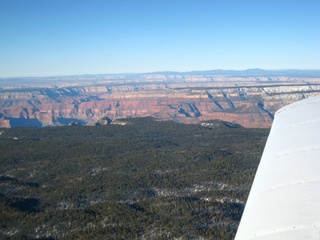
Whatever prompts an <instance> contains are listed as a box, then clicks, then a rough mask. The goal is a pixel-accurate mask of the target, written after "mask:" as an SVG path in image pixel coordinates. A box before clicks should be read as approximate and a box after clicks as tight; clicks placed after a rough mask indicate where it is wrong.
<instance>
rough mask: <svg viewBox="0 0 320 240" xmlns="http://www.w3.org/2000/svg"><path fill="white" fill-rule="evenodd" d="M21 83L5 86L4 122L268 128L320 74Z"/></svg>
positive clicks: (311, 92)
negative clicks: (147, 120)
mask: <svg viewBox="0 0 320 240" xmlns="http://www.w3.org/2000/svg"><path fill="white" fill-rule="evenodd" d="M19 84H20V85H19ZM19 84H17V83H16V84H11V85H8V84H7V85H5V86H4V85H3V86H1V88H0V127H16V126H36V127H45V126H62V125H69V124H71V123H72V122H77V123H79V124H82V125H95V123H97V122H98V121H99V119H101V118H108V119H111V120H116V119H120V118H133V117H147V116H151V117H154V118H157V119H160V120H174V121H176V122H181V123H199V122H202V121H208V120H213V119H219V120H223V121H228V122H233V123H238V124H241V125H242V126H244V127H254V128H267V127H270V126H271V124H272V120H273V115H274V113H275V112H276V111H277V110H278V109H279V108H281V107H283V106H285V105H287V104H289V103H292V102H295V101H298V100H301V99H304V98H307V97H309V96H315V95H319V94H320V78H292V77H286V76H280V77H276V76H273V77H272V78H270V77H267V76H246V77H239V76H236V77H230V76H205V75H196V76H194V75H170V74H167V75H165V74H150V75H144V76H143V77H141V76H140V77H139V78H138V77H135V78H134V77H132V78H129V77H123V76H121V77H118V78H116V79H113V78H110V77H109V78H98V79H97V78H93V79H91V78H86V79H72V80H70V79H67V80H65V81H64V80H63V79H58V80H57V79H55V80H51V81H48V80H47V81H45V80H43V81H40V80H39V79H37V81H36V83H34V82H33V83H32V81H29V82H27V81H26V82H22V83H21V82H20V83H19Z"/></svg>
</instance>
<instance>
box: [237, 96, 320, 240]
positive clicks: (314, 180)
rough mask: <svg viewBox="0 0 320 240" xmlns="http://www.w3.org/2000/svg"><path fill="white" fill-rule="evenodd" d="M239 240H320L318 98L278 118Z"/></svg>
mask: <svg viewBox="0 0 320 240" xmlns="http://www.w3.org/2000/svg"><path fill="white" fill-rule="evenodd" d="M235 239H236V240H247V239H254V240H267V239H268V240H279V239H290V240H291V239H296V240H300V239H301V240H302V239H303V240H305V239H308V240H312V239H315V240H319V239H320V97H313V98H308V99H305V100H302V101H299V102H296V103H293V104H290V105H288V106H286V107H283V108H281V109H280V110H279V111H277V113H276V114H275V119H274V122H273V125H272V128H271V131H270V134H269V137H268V140H267V144H266V146H265V149H264V152H263V155H262V158H261V161H260V165H259V167H258V170H257V173H256V176H255V179H254V181H253V185H252V188H251V191H250V194H249V198H248V201H247V204H246V207H245V210H244V213H243V215H242V219H241V221H240V225H239V228H238V231H237V234H236V237H235Z"/></svg>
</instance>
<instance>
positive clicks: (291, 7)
mask: <svg viewBox="0 0 320 240" xmlns="http://www.w3.org/2000/svg"><path fill="white" fill-rule="evenodd" d="M319 10H320V2H319V1H317V0H307V1H303V2H302V1H298V0H295V1H292V0H290V1H289V0H283V1H276V0H271V1H267V2H262V1H254V0H245V1H235V0H229V1H211V0H210V1H209V0H203V1H196V0H187V1H181V0H175V1H168V0H164V1H153V2H151V1H147V0H137V1H129V0H120V1H101V0H94V1H85V0H79V1H77V2H68V1H62V0H57V1H54V2H49V1H39V0H30V1H27V2H26V1H22V0H17V1H1V2H0V30H1V33H2V34H1V36H0V52H1V55H0V77H1V78H4V77H7V78H9V77H47V76H72V75H85V74H126V73H150V72H151V73H152V72H162V71H175V72H190V71H206V70H212V69H219V70H220V69H221V70H224V69H225V70H246V69H254V68H260V69H272V70H289V69H290V70H291V69H298V70H317V69H320V47H319V42H320V15H319V14H318V12H319Z"/></svg>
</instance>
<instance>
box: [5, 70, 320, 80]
mask: <svg viewBox="0 0 320 240" xmlns="http://www.w3.org/2000/svg"><path fill="white" fill-rule="evenodd" d="M156 74H162V75H223V76H241V77H246V76H254V75H263V76H288V77H310V78H314V77H320V69H309V70H308V69H282V70H265V69H261V68H250V69H246V70H224V69H214V70H194V71H186V72H179V71H156V72H141V73H101V74H79V75H61V76H42V77H30V76H25V77H0V80H2V79H16V80H18V79H22V78H23V79H26V78H29V79H41V78H61V77H68V78H79V77H80V78H97V77H101V78H103V77H114V78H126V77H134V78H139V77H141V76H144V75H156Z"/></svg>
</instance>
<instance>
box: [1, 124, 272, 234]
mask: <svg viewBox="0 0 320 240" xmlns="http://www.w3.org/2000/svg"><path fill="white" fill-rule="evenodd" d="M123 122H124V123H126V124H125V125H117V124H111V125H106V126H95V127H84V126H69V127H53V128H12V129H0V133H1V135H0V153H1V154H0V160H1V168H0V238H1V239H174V238H179V239H233V238H234V236H235V233H236V229H237V226H238V223H239V220H240V218H241V214H242V211H243V208H244V205H245V202H246V199H247V196H248V193H249V190H250V186H251V183H252V181H253V177H254V174H255V171H256V169H257V166H258V164H259V160H260V157H261V154H262V151H263V147H264V145H265V142H266V139H267V136H268V133H269V129H246V128H242V127H240V126H234V125H231V124H227V123H223V122H219V121H210V122H207V123H206V124H199V125H184V124H178V123H174V122H171V121H163V122H159V121H156V120H154V119H151V118H141V119H126V120H123Z"/></svg>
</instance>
